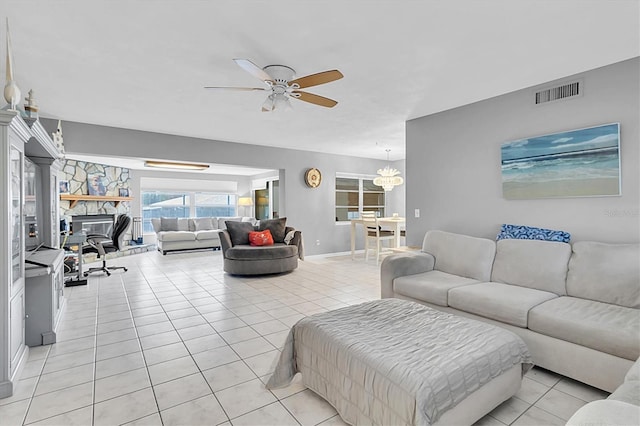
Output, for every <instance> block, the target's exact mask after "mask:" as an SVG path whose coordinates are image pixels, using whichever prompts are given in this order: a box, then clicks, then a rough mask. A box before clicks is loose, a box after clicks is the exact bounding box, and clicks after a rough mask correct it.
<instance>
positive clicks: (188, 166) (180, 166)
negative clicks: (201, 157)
mask: <svg viewBox="0 0 640 426" xmlns="http://www.w3.org/2000/svg"><path fill="white" fill-rule="evenodd" d="M144 165H145V167H154V168H159V169H174V170H207V169H208V168H209V165H208V164H197V163H179V162H173V161H155V160H146V161H145V162H144Z"/></svg>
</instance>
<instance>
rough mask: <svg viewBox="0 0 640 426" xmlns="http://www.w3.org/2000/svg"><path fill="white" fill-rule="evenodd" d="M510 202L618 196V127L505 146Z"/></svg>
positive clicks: (504, 191)
mask: <svg viewBox="0 0 640 426" xmlns="http://www.w3.org/2000/svg"><path fill="white" fill-rule="evenodd" d="M501 151H502V194H503V196H504V198H506V199H509V200H526V199H534V198H556V197H592V196H607V195H620V124H619V123H615V124H606V125H602V126H597V127H589V128H587V129H580V130H571V131H568V132H562V133H554V134H552V135H546V136H536V137H533V138H528V139H520V140H517V141H512V142H507V143H505V144H502V147H501Z"/></svg>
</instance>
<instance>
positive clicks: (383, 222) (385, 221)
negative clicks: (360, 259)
mask: <svg viewBox="0 0 640 426" xmlns="http://www.w3.org/2000/svg"><path fill="white" fill-rule="evenodd" d="M363 222H364V221H363V220H362V218H358V219H351V258H352V259H355V252H356V226H357V225H358V224H361V225H362V224H363ZM406 223H407V220H406V218H404V217H399V216H391V217H379V218H378V225H380V226H388V227H390V228H391V230H392V231H393V235H394V237H395V238H394V239H393V244H394V247H395V248H398V247H400V231H401V228H402V226H403V225H405V224H406Z"/></svg>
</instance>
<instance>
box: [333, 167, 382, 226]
mask: <svg viewBox="0 0 640 426" xmlns="http://www.w3.org/2000/svg"><path fill="white" fill-rule="evenodd" d="M384 208H385V196H384V190H383V189H382V187H380V186H377V185H374V184H373V178H369V177H363V176H346V175H337V176H336V222H343V221H347V220H351V219H357V218H358V217H360V212H361V211H375V212H377V214H378V217H384Z"/></svg>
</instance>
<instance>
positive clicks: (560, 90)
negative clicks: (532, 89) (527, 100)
mask: <svg viewBox="0 0 640 426" xmlns="http://www.w3.org/2000/svg"><path fill="white" fill-rule="evenodd" d="M582 89H583V84H582V81H574V82H571V83H566V84H563V85H561V86H556V87H550V88H547V89H544V90H540V91H538V92H536V93H535V101H536V105H539V104H544V103H547V102H551V101H557V100H560V99H566V98H571V97H573V96H579V95H581V94H582Z"/></svg>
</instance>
